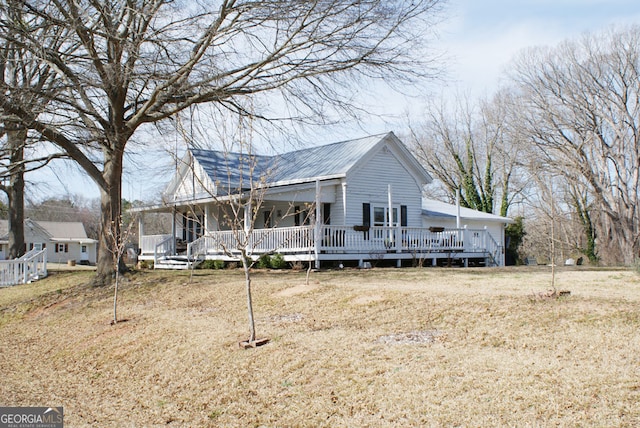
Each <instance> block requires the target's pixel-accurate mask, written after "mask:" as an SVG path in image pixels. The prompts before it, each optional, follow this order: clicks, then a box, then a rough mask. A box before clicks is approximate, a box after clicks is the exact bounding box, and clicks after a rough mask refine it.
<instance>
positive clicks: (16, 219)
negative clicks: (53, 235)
mask: <svg viewBox="0 0 640 428" xmlns="http://www.w3.org/2000/svg"><path fill="white" fill-rule="evenodd" d="M15 6H16V7H13V8H11V9H8V10H6V11H5V12H6V13H7V14H11V19H12V20H14V21H18V22H20V23H21V25H22V28H21V30H16V29H15V28H3V30H1V31H0V32H2V33H3V37H1V38H0V94H1V95H0V96H1V97H2V100H3V101H4V102H5V103H9V104H10V105H14V106H19V107H20V109H22V110H24V111H25V112H28V113H29V115H30V116H32V117H36V116H37V115H38V114H39V113H40V112H41V111H42V109H43V106H44V105H45V104H46V103H47V102H48V99H49V98H50V97H51V95H52V93H53V92H55V91H56V90H57V89H58V82H57V81H56V78H55V76H56V73H55V71H54V70H52V68H51V66H50V65H48V64H46V63H41V62H40V61H39V58H38V57H36V56H35V55H34V53H33V52H30V51H29V49H25V47H24V45H23V42H24V37H22V34H24V32H29V33H31V34H32V37H34V38H36V39H47V38H49V39H52V40H54V42H53V43H52V46H51V47H52V48H54V49H59V50H67V51H68V50H69V49H70V47H69V46H66V47H63V46H62V41H63V40H64V39H65V29H61V28H58V27H56V26H54V25H53V24H52V23H49V24H47V23H46V22H43V20H42V19H41V18H40V17H37V16H29V15H28V14H26V13H25V11H24V10H23V9H22V8H21V7H19V3H18V2H16V3H15ZM0 123H1V124H2V126H0V138H1V145H0V179H1V180H2V183H1V184H0V190H2V191H3V192H5V193H6V195H7V198H8V213H9V215H8V218H9V225H10V227H9V254H8V255H9V258H16V257H19V256H21V255H22V254H24V252H25V248H26V247H25V242H24V191H25V174H26V173H27V172H30V171H33V170H36V169H39V168H42V167H44V166H46V165H47V164H48V163H49V162H50V161H51V160H52V159H55V158H57V157H61V156H62V154H61V153H56V152H53V153H49V152H47V151H46V150H42V149H40V148H37V147H36V148H33V146H34V141H33V138H32V137H33V136H30V135H29V132H28V129H27V127H26V126H25V124H24V123H23V122H22V118H21V117H19V116H17V115H14V114H12V113H11V112H9V111H6V110H3V109H0ZM25 154H26V155H25Z"/></svg>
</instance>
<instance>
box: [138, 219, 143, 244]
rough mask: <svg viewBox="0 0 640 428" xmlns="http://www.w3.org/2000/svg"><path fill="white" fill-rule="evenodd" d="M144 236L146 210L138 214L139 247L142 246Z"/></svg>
mask: <svg viewBox="0 0 640 428" xmlns="http://www.w3.org/2000/svg"><path fill="white" fill-rule="evenodd" d="M143 236H144V211H142V212H141V213H140V215H139V216H138V248H142V237H143Z"/></svg>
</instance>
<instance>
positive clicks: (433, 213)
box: [422, 198, 514, 223]
mask: <svg viewBox="0 0 640 428" xmlns="http://www.w3.org/2000/svg"><path fill="white" fill-rule="evenodd" d="M422 214H423V215H425V216H427V217H442V218H456V216H457V207H456V205H454V204H447V203H446V202H440V201H435V200H433V199H427V198H423V199H422ZM460 218H463V219H467V220H482V221H491V222H500V223H514V221H513V220H512V219H510V218H507V217H501V216H499V215H495V214H490V213H485V212H482V211H476V210H473V209H471V208H465V207H460Z"/></svg>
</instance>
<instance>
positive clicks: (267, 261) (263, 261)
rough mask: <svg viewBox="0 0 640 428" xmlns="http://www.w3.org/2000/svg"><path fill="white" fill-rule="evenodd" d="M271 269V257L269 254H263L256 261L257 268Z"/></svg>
mask: <svg viewBox="0 0 640 428" xmlns="http://www.w3.org/2000/svg"><path fill="white" fill-rule="evenodd" d="M270 267H271V256H270V255H269V254H263V255H261V256H260V258H259V259H258V268H260V269H269V268H270Z"/></svg>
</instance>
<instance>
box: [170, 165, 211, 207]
mask: <svg viewBox="0 0 640 428" xmlns="http://www.w3.org/2000/svg"><path fill="white" fill-rule="evenodd" d="M183 171H184V174H183V175H182V176H181V177H179V178H178V180H179V181H178V183H177V186H176V190H175V192H174V194H173V195H172V196H173V198H174V200H185V199H192V198H193V199H197V198H206V197H210V196H212V195H213V192H215V189H214V186H213V184H212V183H211V180H210V179H209V177H207V174H206V173H205V172H204V170H203V169H202V167H201V166H200V165H199V164H196V165H195V166H194V167H193V168H190V167H188V168H184V170H183ZM194 172H195V175H194Z"/></svg>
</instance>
